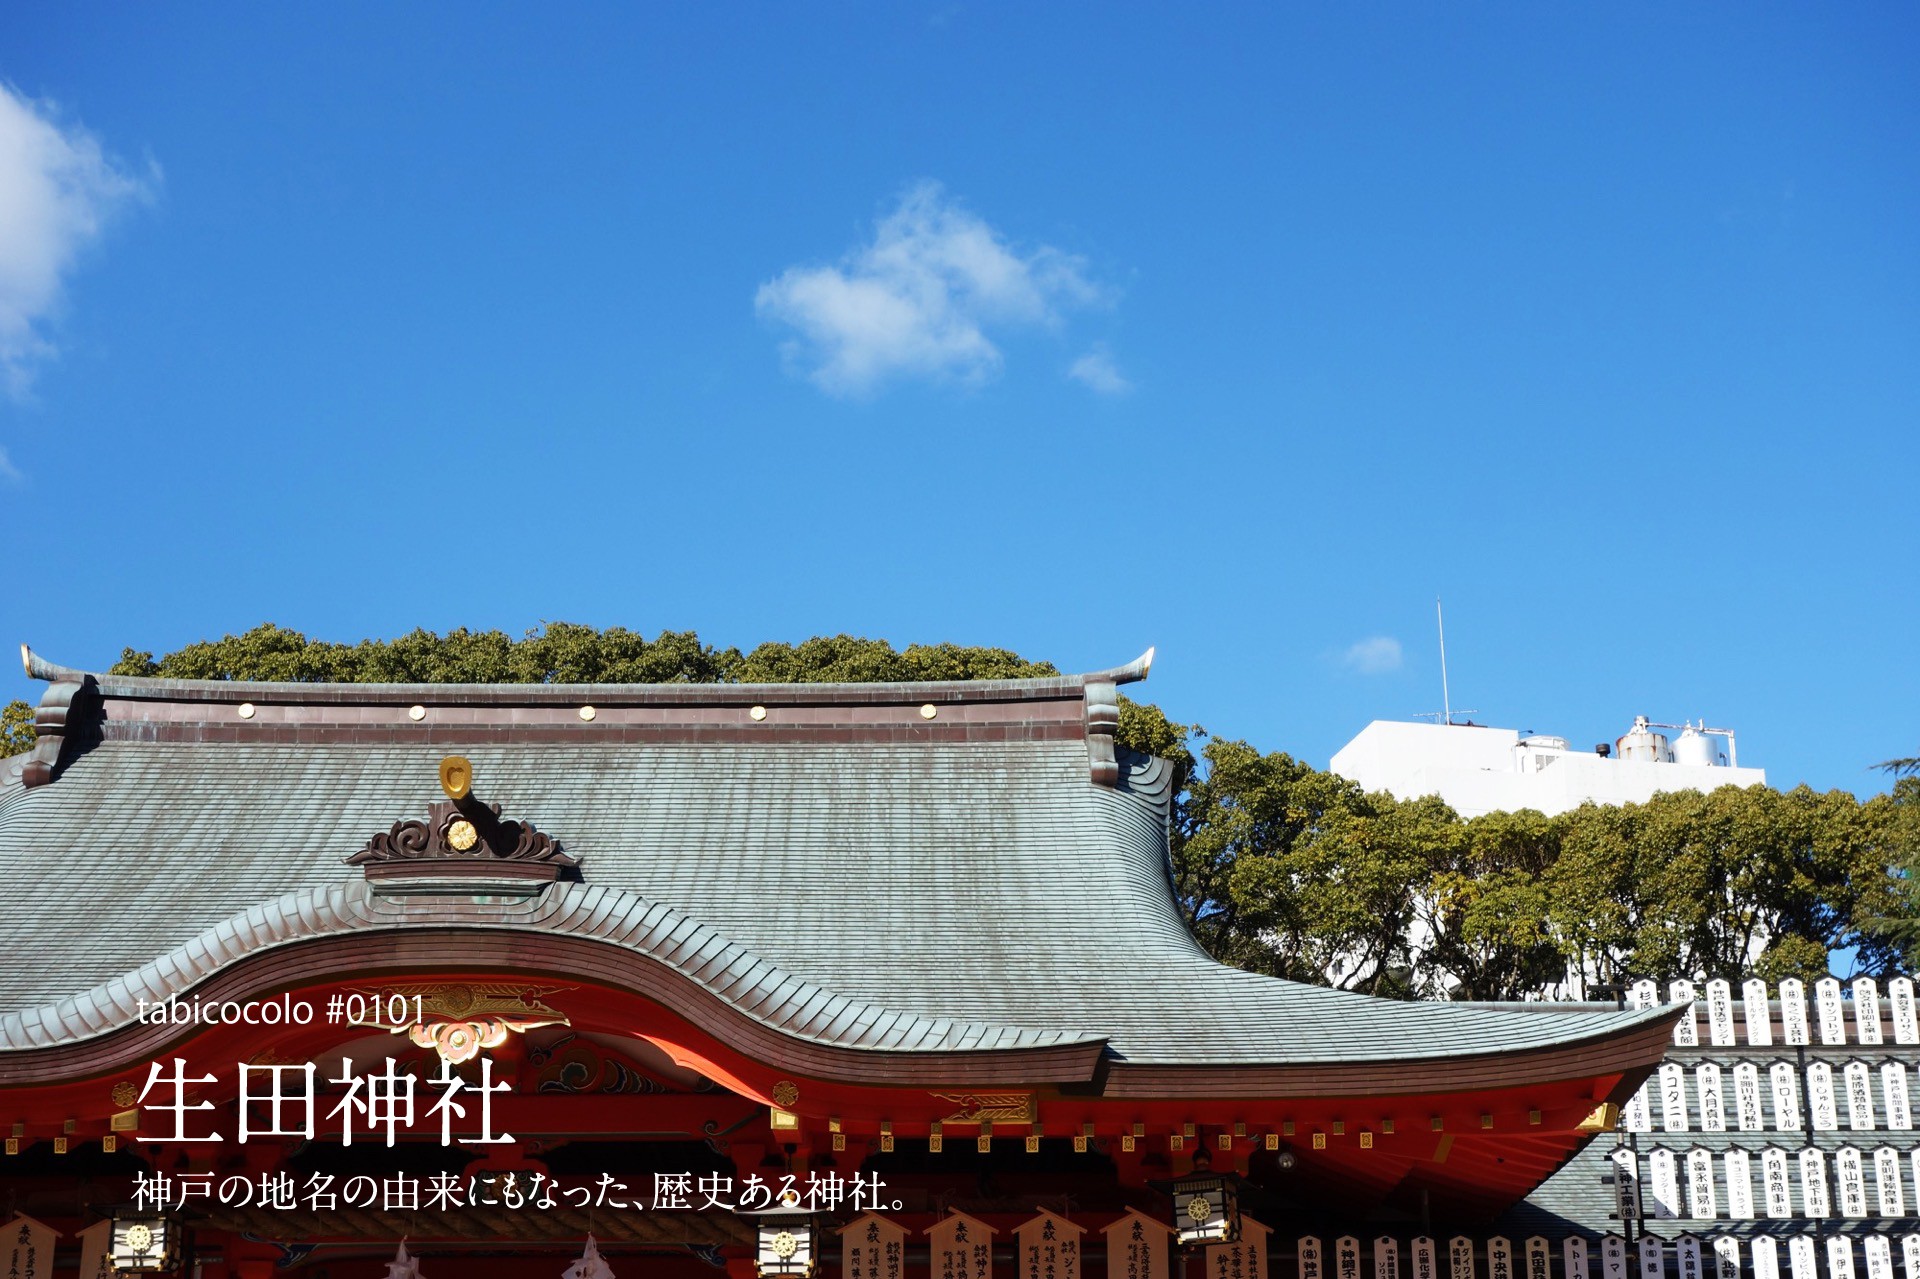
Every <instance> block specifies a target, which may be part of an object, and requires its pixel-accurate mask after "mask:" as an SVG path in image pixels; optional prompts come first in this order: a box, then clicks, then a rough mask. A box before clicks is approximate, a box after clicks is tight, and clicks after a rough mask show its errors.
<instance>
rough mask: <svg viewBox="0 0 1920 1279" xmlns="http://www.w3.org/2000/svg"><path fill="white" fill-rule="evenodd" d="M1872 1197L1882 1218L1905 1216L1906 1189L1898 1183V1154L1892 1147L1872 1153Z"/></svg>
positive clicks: (1881, 1148)
mask: <svg viewBox="0 0 1920 1279" xmlns="http://www.w3.org/2000/svg"><path fill="white" fill-rule="evenodd" d="M1873 1197H1874V1200H1875V1202H1876V1203H1877V1204H1878V1205H1879V1208H1880V1215H1881V1216H1882V1217H1904V1216H1906V1215H1907V1189H1906V1187H1905V1186H1904V1185H1902V1184H1901V1182H1900V1152H1899V1151H1897V1150H1895V1149H1894V1148H1893V1147H1892V1146H1882V1147H1880V1149H1878V1150H1876V1151H1874V1152H1873Z"/></svg>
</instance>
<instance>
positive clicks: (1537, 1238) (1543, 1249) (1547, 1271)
mask: <svg viewBox="0 0 1920 1279" xmlns="http://www.w3.org/2000/svg"><path fill="white" fill-rule="evenodd" d="M1552 1255H1553V1254H1552V1253H1549V1252H1548V1251H1547V1241H1546V1238H1545V1236H1543V1235H1534V1236H1532V1237H1531V1238H1529V1239H1528V1240H1527V1279H1553V1262H1552V1261H1551V1260H1550V1258H1551V1257H1552Z"/></svg>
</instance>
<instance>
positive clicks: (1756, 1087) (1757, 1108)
mask: <svg viewBox="0 0 1920 1279" xmlns="http://www.w3.org/2000/svg"><path fill="white" fill-rule="evenodd" d="M1733 1114H1734V1120H1735V1122H1737V1123H1738V1124H1739V1125H1740V1131H1741V1132H1765V1131H1766V1129H1767V1112H1766V1108H1765V1107H1764V1106H1763V1105H1761V1102H1760V1068H1759V1067H1758V1066H1756V1065H1754V1064H1753V1063H1752V1062H1750V1061H1743V1062H1740V1063H1738V1064H1737V1065H1735V1066H1734V1068H1733Z"/></svg>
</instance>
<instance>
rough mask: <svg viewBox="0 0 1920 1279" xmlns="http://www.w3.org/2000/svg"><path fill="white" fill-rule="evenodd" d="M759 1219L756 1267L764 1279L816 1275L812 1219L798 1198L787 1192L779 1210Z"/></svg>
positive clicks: (771, 1210)
mask: <svg viewBox="0 0 1920 1279" xmlns="http://www.w3.org/2000/svg"><path fill="white" fill-rule="evenodd" d="M759 1216H760V1250H759V1252H758V1254H757V1255H756V1256H755V1258H754V1266H755V1269H756V1270H757V1271H758V1273H759V1274H760V1275H761V1277H762V1279H765V1277H766V1276H768V1275H810V1274H812V1273H813V1244H814V1238H813V1236H814V1230H813V1219H812V1217H810V1216H809V1215H808V1214H807V1213H806V1211H805V1210H804V1209H802V1208H801V1207H800V1201H799V1196H798V1195H796V1194H793V1193H792V1192H788V1195H787V1197H786V1199H785V1202H783V1203H782V1204H781V1205H780V1206H779V1207H778V1208H773V1209H770V1210H768V1211H767V1212H763V1213H761V1214H759Z"/></svg>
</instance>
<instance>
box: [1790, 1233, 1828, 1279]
mask: <svg viewBox="0 0 1920 1279" xmlns="http://www.w3.org/2000/svg"><path fill="white" fill-rule="evenodd" d="M1787 1265H1788V1266H1789V1267H1791V1268H1792V1270H1793V1279H1820V1269H1819V1266H1818V1265H1817V1264H1816V1263H1815V1261H1814V1252H1813V1236H1812V1235H1795V1236H1794V1237H1793V1238H1791V1239H1789V1240H1787Z"/></svg>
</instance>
